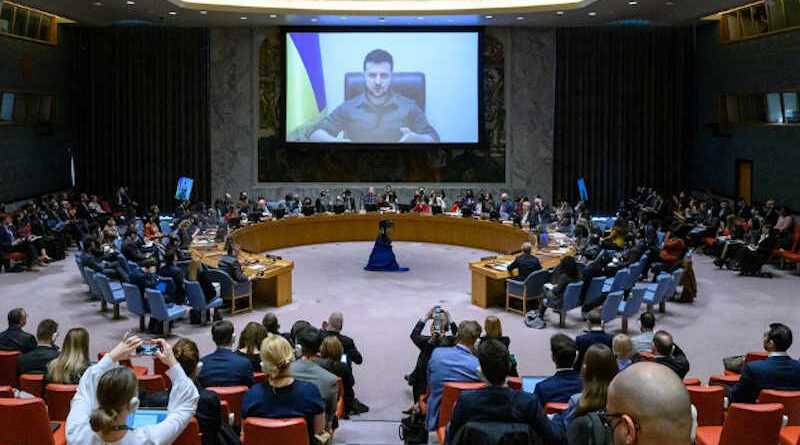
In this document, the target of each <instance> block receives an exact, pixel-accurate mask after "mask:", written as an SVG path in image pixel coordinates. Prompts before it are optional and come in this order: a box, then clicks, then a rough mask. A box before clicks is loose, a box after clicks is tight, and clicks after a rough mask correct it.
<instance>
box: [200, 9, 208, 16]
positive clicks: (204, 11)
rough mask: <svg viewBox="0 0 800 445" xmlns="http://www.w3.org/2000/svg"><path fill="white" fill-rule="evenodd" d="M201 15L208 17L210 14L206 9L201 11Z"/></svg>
mask: <svg viewBox="0 0 800 445" xmlns="http://www.w3.org/2000/svg"><path fill="white" fill-rule="evenodd" d="M200 14H203V15H206V14H208V11H206V10H205V9H204V10H202V11H200Z"/></svg>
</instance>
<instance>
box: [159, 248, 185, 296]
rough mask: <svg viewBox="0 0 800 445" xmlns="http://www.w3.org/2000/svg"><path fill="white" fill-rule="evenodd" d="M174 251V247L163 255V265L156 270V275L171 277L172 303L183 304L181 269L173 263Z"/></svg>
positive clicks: (183, 291) (183, 288) (183, 289)
mask: <svg viewBox="0 0 800 445" xmlns="http://www.w3.org/2000/svg"><path fill="white" fill-rule="evenodd" d="M175 259H176V253H175V250H174V249H169V250H167V253H166V255H164V265H163V266H161V269H159V270H158V275H159V276H162V277H167V278H172V282H173V283H175V290H174V298H173V299H172V303H176V304H185V303H186V290H185V287H184V284H183V278H184V274H183V270H181V268H180V267H178V266H176V265H175Z"/></svg>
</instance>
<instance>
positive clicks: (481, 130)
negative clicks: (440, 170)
mask: <svg viewBox="0 0 800 445" xmlns="http://www.w3.org/2000/svg"><path fill="white" fill-rule="evenodd" d="M292 32H318V33H323V32H326V33H334V32H340V33H342V32H344V33H359V32H363V33H370V32H381V33H392V32H396V33H411V32H442V33H444V32H475V33H477V34H478V48H477V51H478V54H477V57H478V64H477V65H478V73H477V79H478V91H477V94H478V141H477V142H438V143H380V142H377V143H371V142H296V141H294V142H290V141H287V140H286V136H287V134H286V133H287V128H286V90H287V89H286V35H287V34H289V33H292ZM485 34H486V28H485V27H482V26H458V27H441V26H393V27H385V26H331V27H326V26H282V27H280V36H281V42H280V44H281V54H280V57H281V59H280V64H281V97H280V106H281V108H280V113H281V117H280V131H279V134H280V137H281V140H280V141H279V144H282V146H284V147H286V148H288V149H292V148H308V149H333V148H346V149H350V150H354V149H355V150H406V151H407V150H430V149H435V148H441V149H465V148H466V149H473V150H484V149H486V148H487V147H488V141H487V138H486V126H485V119H484V108H485V104H484V97H483V50H484V43H483V41H484V37H485Z"/></svg>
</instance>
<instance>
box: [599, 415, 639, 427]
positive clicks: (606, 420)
mask: <svg viewBox="0 0 800 445" xmlns="http://www.w3.org/2000/svg"><path fill="white" fill-rule="evenodd" d="M598 414H599V415H600V421H601V422H603V425H604V426H605V427H606V428H608V429H610V430H612V431H613V430H614V428H616V427H617V425H619V421H617V422H613V419H621V418H622V416H628V417H630V419H631V420H632V421H633V427H634V428H635V429H636V431H639V430H640V429H641V426H640V425H639V422H638V421H637V420H636V419H634V418H633V417H632V416H631V415H630V414H625V413H619V414H617V413H610V412H608V411H600V412H599V413H598Z"/></svg>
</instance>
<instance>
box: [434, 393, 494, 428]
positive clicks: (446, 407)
mask: <svg viewBox="0 0 800 445" xmlns="http://www.w3.org/2000/svg"><path fill="white" fill-rule="evenodd" d="M484 387H486V384H485V383H482V382H469V383H466V382H445V384H444V388H443V390H442V401H441V402H440V404H439V425H438V426H439V427H440V428H441V427H445V426H447V424H448V423H450V418H451V417H452V416H453V407H454V406H455V405H456V401H457V400H458V396H460V395H461V391H468V390H471V389H480V388H484Z"/></svg>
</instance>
